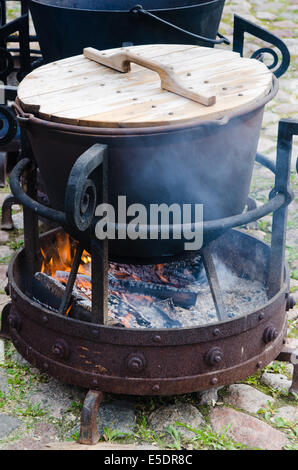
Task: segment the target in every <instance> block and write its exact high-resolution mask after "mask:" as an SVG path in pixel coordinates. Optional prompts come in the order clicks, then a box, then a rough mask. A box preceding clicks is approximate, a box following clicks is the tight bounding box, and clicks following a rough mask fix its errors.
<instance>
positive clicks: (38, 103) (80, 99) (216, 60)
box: [18, 44, 272, 127]
mask: <svg viewBox="0 0 298 470" xmlns="http://www.w3.org/2000/svg"><path fill="white" fill-rule="evenodd" d="M126 51H129V52H130V53H133V54H137V55H138V56H139V57H141V58H142V59H145V60H154V62H155V64H156V63H157V64H160V65H162V66H167V68H168V69H169V67H170V68H171V70H172V71H173V73H174V74H177V76H178V78H179V81H180V83H183V86H185V88H186V89H188V90H193V91H194V92H198V93H201V94H203V95H209V96H210V95H214V96H216V102H215V104H212V105H211V106H206V105H203V104H200V103H198V102H195V101H193V100H191V99H189V98H185V97H183V96H179V95H178V94H176V93H173V92H171V91H167V90H165V89H162V88H161V80H160V77H159V75H158V74H157V73H156V72H155V71H152V70H149V69H147V68H144V67H141V66H140V65H136V64H134V63H133V64H131V71H130V72H128V73H121V72H119V71H117V70H114V69H112V68H110V67H107V66H105V65H101V64H99V63H97V62H95V61H93V60H90V59H88V58H87V57H85V56H84V55H79V56H76V57H71V58H68V59H63V60H60V61H58V62H53V63H51V64H48V65H44V66H42V67H39V68H38V69H36V70H34V71H33V72H32V73H30V74H29V75H27V76H26V78H25V79H24V80H23V81H22V82H21V84H20V85H19V88H18V98H19V100H20V103H21V105H22V108H23V110H24V111H25V112H31V113H33V114H35V115H36V116H38V117H40V118H43V119H45V120H49V121H54V122H60V123H65V124H73V125H79V126H92V127H147V126H157V125H169V124H178V123H183V122H189V121H192V120H198V119H201V120H209V119H216V118H219V117H222V116H224V115H225V114H226V113H230V112H233V111H235V110H237V109H241V108H242V107H244V106H247V105H252V104H254V103H257V102H258V101H260V100H261V99H262V98H263V97H264V96H266V95H267V94H268V93H269V91H270V89H271V87H272V73H271V72H270V71H269V70H268V68H267V67H266V66H265V65H264V64H263V63H261V62H259V61H257V60H255V59H245V58H241V57H240V55H239V54H238V53H236V52H232V51H226V50H223V49H211V48H206V47H199V46H187V45H163V44H158V45H148V46H134V47H128V48H121V49H109V50H107V51H101V52H100V53H101V54H102V53H103V52H104V55H105V56H106V57H109V56H110V55H113V54H115V53H119V52H126Z"/></svg>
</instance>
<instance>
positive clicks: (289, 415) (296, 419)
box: [272, 405, 298, 424]
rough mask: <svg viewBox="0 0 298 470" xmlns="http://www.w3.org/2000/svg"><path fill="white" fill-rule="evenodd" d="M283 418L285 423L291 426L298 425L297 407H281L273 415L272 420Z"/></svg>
mask: <svg viewBox="0 0 298 470" xmlns="http://www.w3.org/2000/svg"><path fill="white" fill-rule="evenodd" d="M274 418H283V419H284V420H285V421H288V422H290V423H293V424H298V407H297V406H290V405H289V406H283V407H282V408H280V409H279V410H278V412H277V413H275V415H274V417H273V418H272V419H273V420H274Z"/></svg>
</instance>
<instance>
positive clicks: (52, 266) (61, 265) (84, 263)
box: [40, 234, 91, 277]
mask: <svg viewBox="0 0 298 470" xmlns="http://www.w3.org/2000/svg"><path fill="white" fill-rule="evenodd" d="M40 252H41V254H42V257H43V261H42V266H41V269H40V271H41V272H42V273H46V274H47V275H48V276H52V277H55V274H56V271H64V272H70V270H71V266H72V262H73V257H74V247H73V245H72V243H71V241H70V237H69V235H68V234H58V235H57V239H56V243H55V244H54V245H53V247H49V249H48V250H47V253H45V251H44V250H43V249H42V248H40ZM90 265H91V256H90V255H89V253H88V252H87V251H86V250H84V251H83V254H82V258H81V264H80V266H79V269H78V273H79V274H86V275H88V274H90V271H91V266H90Z"/></svg>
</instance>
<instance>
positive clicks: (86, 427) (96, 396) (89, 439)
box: [79, 390, 103, 445]
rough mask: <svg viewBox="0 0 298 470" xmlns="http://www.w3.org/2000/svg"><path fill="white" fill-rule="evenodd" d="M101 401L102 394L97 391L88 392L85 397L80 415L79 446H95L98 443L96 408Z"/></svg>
mask: <svg viewBox="0 0 298 470" xmlns="http://www.w3.org/2000/svg"><path fill="white" fill-rule="evenodd" d="M102 401H103V393H102V392H99V391H97V390H89V392H88V393H87V395H86V398H85V401H84V405H83V409H82V413H81V430H80V437H79V443H80V444H89V445H90V444H91V445H94V444H97V442H98V441H99V432H98V426H97V414H98V408H99V405H100V404H101V402H102Z"/></svg>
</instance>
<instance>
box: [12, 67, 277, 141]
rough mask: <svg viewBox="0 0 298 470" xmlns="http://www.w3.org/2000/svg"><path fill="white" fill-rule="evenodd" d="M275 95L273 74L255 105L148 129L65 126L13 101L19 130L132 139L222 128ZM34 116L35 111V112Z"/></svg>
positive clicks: (17, 101) (275, 85) (275, 83)
mask: <svg viewBox="0 0 298 470" xmlns="http://www.w3.org/2000/svg"><path fill="white" fill-rule="evenodd" d="M277 92H278V80H277V78H276V77H275V75H274V74H272V88H271V90H270V91H269V93H268V94H267V95H266V96H264V97H263V98H261V99H259V100H258V101H257V102H255V103H251V104H249V105H243V106H241V107H239V108H237V109H236V110H232V111H229V112H227V113H225V114H224V115H223V116H220V117H219V118H213V119H210V120H202V119H198V118H195V119H191V120H185V122H181V121H180V122H179V123H176V124H175V123H174V124H172V123H171V124H165V125H157V126H148V127H91V126H90V127H89V126H80V125H74V124H66V123H61V122H57V121H55V120H54V119H53V118H52V119H53V120H51V121H50V120H46V119H43V118H41V117H37V116H35V115H34V114H32V112H31V113H30V112H29V113H26V111H24V110H23V108H22V104H21V103H20V100H19V99H18V98H16V105H15V108H16V113H17V115H18V120H19V123H20V125H21V126H22V127H26V125H27V124H29V123H30V122H31V123H35V124H38V125H39V126H44V127H48V128H51V129H52V130H56V131H58V132H67V133H75V134H82V135H88V134H89V135H90V134H92V135H100V136H101V135H107V136H121V137H133V136H136V135H140V134H141V135H145V134H146V135H155V134H162V133H168V132H177V131H185V130H191V129H193V128H197V127H204V126H212V125H213V126H223V125H227V124H228V123H229V122H230V121H231V120H232V119H236V118H238V117H241V116H244V115H248V114H250V113H252V112H254V111H256V110H258V109H260V108H263V107H264V106H265V105H266V104H267V103H268V102H269V101H271V100H272V99H273V98H274V97H275V95H276V94H277ZM36 114H38V112H37V113H36Z"/></svg>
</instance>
